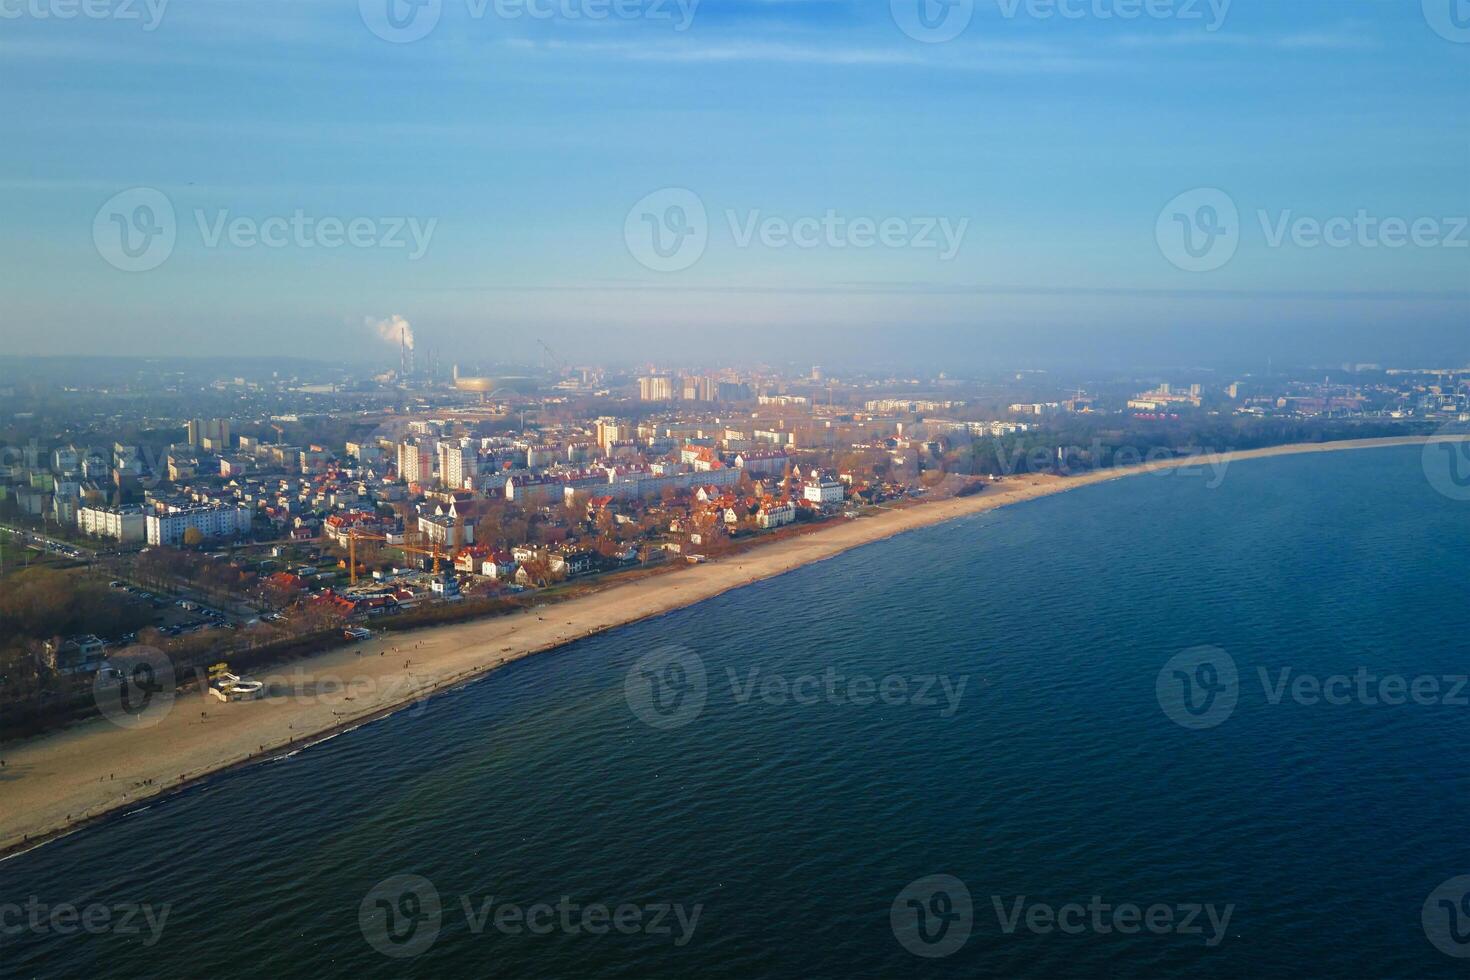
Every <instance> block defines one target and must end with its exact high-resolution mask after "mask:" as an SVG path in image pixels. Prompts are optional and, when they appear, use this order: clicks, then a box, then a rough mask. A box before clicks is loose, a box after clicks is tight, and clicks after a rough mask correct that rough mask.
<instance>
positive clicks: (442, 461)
mask: <svg viewBox="0 0 1470 980" xmlns="http://www.w3.org/2000/svg"><path fill="white" fill-rule="evenodd" d="M474 473H475V454H474V451H473V450H470V449H467V448H465V446H463V445H462V444H460V443H458V442H449V441H445V442H441V443H439V482H440V483H441V484H443V485H444V486H446V487H448V488H450V489H451V490H462V489H464V486H465V481H466V480H467V479H468V478H469V477H471V476H474Z"/></svg>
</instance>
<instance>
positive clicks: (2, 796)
mask: <svg viewBox="0 0 1470 980" xmlns="http://www.w3.org/2000/svg"><path fill="white" fill-rule="evenodd" d="M1426 441H1428V439H1426V438H1425V437H1406V438H1396V439H1376V440H1362V441H1357V442H1335V443H1325V444H1313V445H1294V446H1278V447H1273V448H1269V449H1261V450H1251V451H1244V452H1236V453H1226V454H1219V455H1213V456H1202V457H1197V458H1194V459H1189V460H1171V461H1168V462H1162V463H1153V464H1145V465H1142V466H1137V467H1132V468H1128V469H1112V470H1100V471H1096V472H1090V473H1086V474H1082V475H1078V476H1071V477H1055V476H1039V477H1029V476H1018V477H1012V478H1009V479H1007V480H1005V481H1003V482H1002V483H1000V484H999V485H997V486H995V487H992V488H990V489H989V490H987V491H985V492H984V493H983V494H979V495H976V496H973V497H964V498H957V499H949V500H938V501H933V502H928V503H925V504H922V505H919V506H914V507H908V508H903V509H897V510H890V511H885V512H882V513H880V514H877V515H876V516H872V517H864V518H861V519H856V520H846V521H839V522H835V523H832V524H829V525H825V526H823V527H820V528H816V529H813V530H812V531H811V532H810V533H807V534H804V535H802V536H800V537H795V538H791V539H787V540H784V541H779V542H773V543H770V544H767V545H763V546H760V547H757V548H755V549H753V550H752V551H749V552H746V553H744V554H740V555H735V556H732V557H730V558H727V559H723V560H721V561H718V562H711V563H708V564H703V565H698V566H692V567H689V568H687V569H682V570H680V571H678V572H677V573H674V574H668V575H655V576H650V577H646V578H642V579H639V580H636V581H629V582H625V583H612V584H610V585H609V586H608V587H607V588H604V589H601V590H599V591H596V592H593V593H591V594H588V595H583V596H578V597H576V598H573V599H569V600H567V601H565V602H560V603H555V604H549V605H546V606H544V607H541V608H538V609H532V610H529V611H526V612H523V613H518V614H515V615H510V616H502V617H496V618H491V619H485V620H478V621H473V622H467V623H461V624H456V625H451V626H440V627H431V628H427V629H424V630H420V631H417V632H410V633H399V634H395V635H393V636H391V637H389V638H387V639H382V640H379V639H374V640H371V641H368V642H365V643H363V644H361V646H360V647H347V648H344V649H341V650H337V651H333V652H331V653H326V654H322V655H320V656H316V657H312V658H310V659H308V660H303V661H299V662H296V663H292V664H286V665H283V666H282V667H280V668H279V669H278V670H274V671H268V672H257V673H256V674H255V675H253V676H254V679H256V680H261V681H266V682H268V685H269V689H270V692H271V695H270V697H268V698H267V699H265V700H262V701H256V702H246V703H236V704H223V703H221V702H219V701H217V700H215V699H214V698H212V697H208V696H206V695H203V694H198V693H194V694H189V695H180V696H179V697H178V698H177V700H176V701H175V702H174V704H173V706H172V709H171V710H170V711H169V712H167V714H165V715H163V717H162V718H161V720H159V721H158V722H157V724H154V725H152V726H151V727H146V728H121V727H118V726H117V725H115V724H113V723H112V722H110V721H108V720H106V719H103V718H98V719H94V720H93V721H90V722H87V723H85V724H81V725H77V726H75V727H73V728H71V729H68V730H66V731H63V732H59V733H55V734H50V735H45V736H41V737H38V738H34V739H30V740H26V741H20V742H12V743H6V744H3V745H0V758H3V760H4V762H5V765H4V767H3V768H0V800H3V803H4V805H3V806H0V853H9V852H14V851H17V850H23V849H26V848H28V847H31V846H35V845H36V844H37V843H38V842H41V841H44V840H46V839H49V838H52V837H54V836H57V835H59V834H64V833H67V832H69V831H72V830H75V829H77V828H78V827H80V826H83V825H85V824H86V823H87V822H89V821H92V820H95V819H97V818H99V817H101V816H103V815H105V814H108V813H111V812H114V811H117V810H120V809H131V808H135V807H137V806H139V805H141V804H143V802H144V801H146V800H148V799H150V798H153V797H157V796H159V795H161V794H166V793H170V792H174V791H176V790H177V789H179V788H180V787H181V786H185V785H188V784H190V783H192V782H195V781H197V780H200V779H202V778H204V777H207V776H209V775H211V774H214V773H218V772H220V771H222V770H226V769H229V768H232V767H235V766H239V765H245V764H250V763H252V762H254V761H259V760H260V759H262V758H266V757H270V756H273V755H279V754H281V753H283V752H287V751H291V750H293V749H294V748H297V747H299V746H301V745H302V744H306V743H309V742H310V741H313V740H316V739H320V738H322V737H324V736H326V735H328V734H329V733H332V732H334V731H337V730H340V729H342V728H344V727H351V726H353V725H357V724H361V723H362V722H364V721H366V720H368V719H371V718H373V717H377V716H380V715H382V714H385V713H387V712H390V711H393V710H395V709H401V708H403V707H404V706H405V705H409V704H411V703H412V702H413V701H415V700H417V699H419V698H422V697H425V696H427V695H429V694H431V693H433V692H434V691H438V690H442V689H445V688H447V687H451V686H454V685H456V684H460V683H463V682H464V681H466V680H468V679H470V678H474V677H477V676H480V675H483V674H485V673H487V672H488V671H491V670H493V669H495V668H496V667H498V666H500V665H501V664H504V663H507V662H509V661H512V660H516V659H519V658H521V657H526V656H529V655H530V654H533V653H538V652H542V651H546V650H551V649H554V648H556V647H558V646H560V645H562V644H565V643H567V642H569V641H572V640H575V639H578V638H581V637H585V636H587V635H589V634H592V633H596V632H600V631H603V630H607V629H612V628H615V627H618V626H622V625H625V624H627V623H631V622H635V621H638V620H641V619H646V618H649V617H652V616H657V615H660V614H662V613H665V612H668V611H670V610H673V609H678V608H681V607H684V606H687V605H690V604H692V603H695V602H699V601H702V600H704V599H708V598H710V597H712V596H716V595H719V594H721V593H723V592H727V591H729V590H731V589H735V588H739V587H741V586H743V585H746V584H749V583H751V582H756V581H759V580H762V579H767V578H770V577H772V576H776V575H780V574H782V573H784V572H787V571H790V570H792V569H795V568H799V567H801V566H803V565H808V564H810V563H812V562H815V561H821V560H823V559H826V558H830V557H832V556H834V555H837V554H840V553H842V552H844V551H847V550H849V549H852V548H855V547H858V546H860V545H863V544H868V543H870V542H874V541H878V540H882V539H884V538H889V537H892V536H893V535H896V534H901V533H903V532H905V531H910V530H913V529H915V528H920V527H927V526H929V525H933V524H937V523H940V522H942V521H948V520H953V519H955V518H959V517H965V516H969V515H972V514H978V513H982V512H985V511H990V510H995V509H997V508H1000V507H1006V506H1009V505H1012V504H1017V503H1021V502H1023V501H1027V500H1033V499H1036V498H1038V497H1043V496H1048V495H1051V494H1055V493H1059V492H1063V491H1066V490H1072V489H1076V488H1078V487H1083V486H1088V485H1091V484H1094V483H1100V482H1104V481H1107V480H1113V479H1120V478H1124V477H1133V476H1138V475H1141V474H1146V473H1150V472H1157V471H1160V470H1173V469H1180V468H1183V467H1203V468H1204V478H1205V479H1207V480H1208V479H1211V478H1215V477H1220V478H1223V477H1224V468H1226V467H1228V466H1230V465H1233V464H1235V463H1237V462H1241V461H1244V460H1249V459H1259V458H1265V457H1272V456H1286V455H1293V454H1300V453H1318V452H1341V451H1346V450H1353V449H1371V448H1380V447H1386V446H1396V445H1422V444H1423V443H1425V442H1426Z"/></svg>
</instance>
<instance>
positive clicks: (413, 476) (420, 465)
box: [398, 441, 434, 483]
mask: <svg viewBox="0 0 1470 980" xmlns="http://www.w3.org/2000/svg"><path fill="white" fill-rule="evenodd" d="M398 478H399V479H400V480H402V481H403V482H404V483H429V482H430V481H432V480H433V479H434V456H433V453H432V452H431V451H430V450H429V449H428V447H427V446H420V445H419V444H418V443H417V442H413V441H409V442H400V443H399V444H398Z"/></svg>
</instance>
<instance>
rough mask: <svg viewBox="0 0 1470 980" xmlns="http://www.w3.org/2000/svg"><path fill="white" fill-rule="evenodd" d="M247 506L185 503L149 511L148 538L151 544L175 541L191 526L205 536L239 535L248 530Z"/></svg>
mask: <svg viewBox="0 0 1470 980" xmlns="http://www.w3.org/2000/svg"><path fill="white" fill-rule="evenodd" d="M250 518H251V513H250V508H248V507H238V506H236V507H231V506H229V505H223V506H218V507H215V506H210V505H208V504H205V505H201V506H198V507H185V508H180V509H176V510H172V511H170V512H169V513H166V514H149V515H148V517H147V524H146V528H147V538H148V543H149V544H151V545H165V544H167V545H177V544H182V543H183V541H184V534H185V533H186V532H187V531H188V530H189V529H190V528H193V529H195V530H197V531H198V532H199V533H200V534H202V535H204V537H206V538H238V537H243V536H244V535H246V534H248V533H249V532H250Z"/></svg>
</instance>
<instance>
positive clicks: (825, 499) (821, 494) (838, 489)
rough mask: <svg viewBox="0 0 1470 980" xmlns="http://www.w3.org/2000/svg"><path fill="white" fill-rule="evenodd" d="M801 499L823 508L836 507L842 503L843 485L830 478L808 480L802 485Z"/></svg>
mask: <svg viewBox="0 0 1470 980" xmlns="http://www.w3.org/2000/svg"><path fill="white" fill-rule="evenodd" d="M801 499H803V500H806V501H810V502H811V503H814V504H817V505H819V506H821V507H835V506H837V505H838V504H840V503H842V484H841V483H840V482H839V481H837V480H834V479H832V478H831V477H830V476H823V477H821V478H820V479H816V480H808V481H807V482H806V483H804V484H802V488H801Z"/></svg>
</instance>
